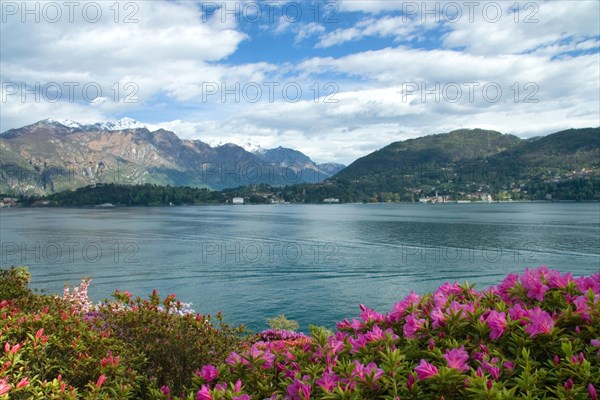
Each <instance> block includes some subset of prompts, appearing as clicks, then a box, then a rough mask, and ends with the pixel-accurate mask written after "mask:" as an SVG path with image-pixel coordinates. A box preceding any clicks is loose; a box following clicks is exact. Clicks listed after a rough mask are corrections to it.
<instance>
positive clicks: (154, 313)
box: [85, 290, 245, 393]
mask: <svg viewBox="0 0 600 400" xmlns="http://www.w3.org/2000/svg"><path fill="white" fill-rule="evenodd" d="M115 300H116V301H114V302H108V303H105V304H101V305H100V306H98V307H97V308H96V310H94V311H93V312H91V313H87V314H86V315H85V318H86V319H88V320H89V321H90V323H91V325H92V326H94V327H95V328H96V329H99V330H107V331H109V332H111V334H112V335H113V336H114V337H116V338H118V339H119V340H121V341H123V342H124V343H126V344H127V345H128V347H130V348H131V349H132V350H133V351H134V352H135V353H137V354H141V355H143V358H144V362H143V363H141V364H140V365H139V366H138V368H139V370H140V371H144V372H145V374H146V376H148V377H149V379H150V380H151V382H153V384H154V386H158V387H163V386H165V387H169V388H170V389H169V390H170V392H173V393H180V392H181V391H182V390H183V389H184V388H185V387H187V386H189V385H190V384H191V380H192V377H193V372H194V371H196V370H198V369H200V367H201V366H202V365H203V364H207V363H210V362H213V361H214V360H223V359H225V357H226V356H227V354H229V352H231V351H233V350H239V349H241V340H240V336H241V335H242V334H243V332H244V331H245V330H244V328H243V327H238V328H231V327H229V326H228V325H227V324H225V323H224V322H223V318H222V316H221V314H220V313H219V314H217V316H216V322H217V324H214V323H213V321H212V319H211V316H210V315H200V314H194V313H193V312H192V311H191V310H190V309H189V304H186V303H182V302H180V301H179V300H177V298H176V297H175V295H174V294H171V295H168V296H166V297H165V298H164V299H161V298H160V296H159V295H158V293H157V291H156V290H155V291H154V292H153V293H152V294H151V295H150V297H149V298H148V299H142V298H140V297H138V298H136V299H133V298H132V295H131V293H129V292H119V291H117V292H116V293H115Z"/></svg>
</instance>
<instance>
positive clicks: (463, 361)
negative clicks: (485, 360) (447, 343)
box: [444, 346, 469, 372]
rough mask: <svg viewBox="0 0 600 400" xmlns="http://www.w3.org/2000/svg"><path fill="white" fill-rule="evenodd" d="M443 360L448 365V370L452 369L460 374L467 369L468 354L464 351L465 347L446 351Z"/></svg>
mask: <svg viewBox="0 0 600 400" xmlns="http://www.w3.org/2000/svg"><path fill="white" fill-rule="evenodd" d="M444 358H445V359H446V362H447V363H448V368H454V369H455V370H457V371H460V372H465V371H468V369H469V366H468V365H467V361H468V360H469V353H467V352H466V351H465V346H460V348H459V349H452V350H446V354H444Z"/></svg>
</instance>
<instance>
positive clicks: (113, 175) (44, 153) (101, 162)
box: [0, 118, 339, 194]
mask: <svg viewBox="0 0 600 400" xmlns="http://www.w3.org/2000/svg"><path fill="white" fill-rule="evenodd" d="M265 154H268V155H264V154H261V153H257V154H253V153H251V152H248V151H247V150H245V149H244V148H242V147H240V146H237V145H235V144H231V143H227V144H223V145H220V146H214V147H213V146H210V145H209V144H207V143H204V142H202V141H200V140H181V139H180V138H179V137H177V135H175V134H174V133H173V132H170V131H167V130H164V129H158V130H155V131H150V130H149V129H148V128H147V127H146V126H145V125H144V124H142V123H140V122H137V121H135V120H132V119H128V118H125V119H122V120H119V121H115V122H99V123H94V124H81V123H78V122H75V121H70V120H52V119H46V120H43V121H39V122H36V123H34V124H32V125H28V126H24V127H22V128H18V129H11V130H8V131H6V132H4V133H2V134H0V192H3V193H14V194H17V193H28V194H44V193H52V192H57V191H62V190H66V189H74V188H78V187H82V186H88V185H93V184H97V183H120V184H143V183H154V184H160V185H171V186H193V187H200V188H202V187H206V188H210V189H224V188H232V187H238V186H242V185H248V184H262V183H266V184H269V185H272V186H282V185H289V184H294V183H303V182H305V183H313V182H321V181H323V180H324V179H326V178H328V177H331V176H332V173H331V169H330V167H329V166H328V165H326V167H322V168H321V167H319V165H318V164H316V163H314V162H313V161H312V160H310V158H308V157H307V156H305V155H304V154H302V153H300V152H298V151H296V150H293V149H285V151H283V152H281V151H280V150H279V149H273V150H265ZM275 154H279V155H278V156H275V158H272V156H274V155H275ZM286 154H287V155H288V156H289V157H290V158H288V159H286ZM275 159H276V161H272V160H275ZM301 159H302V160H304V161H303V163H302V164H299V163H297V161H298V160H301ZM338 170H339V169H338ZM335 172H337V170H336V171H335Z"/></svg>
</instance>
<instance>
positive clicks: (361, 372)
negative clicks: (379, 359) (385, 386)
mask: <svg viewBox="0 0 600 400" xmlns="http://www.w3.org/2000/svg"><path fill="white" fill-rule="evenodd" d="M354 364H355V365H356V368H354V372H353V375H355V376H358V377H359V378H360V379H361V380H363V381H364V380H367V379H369V380H370V381H372V382H374V381H376V380H378V379H379V378H381V376H382V375H383V370H382V369H381V368H378V367H377V364H375V363H374V362H371V363H369V364H368V365H367V366H366V367H365V366H364V365H363V364H361V363H360V362H358V361H354Z"/></svg>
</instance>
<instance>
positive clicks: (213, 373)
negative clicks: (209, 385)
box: [200, 364, 219, 382]
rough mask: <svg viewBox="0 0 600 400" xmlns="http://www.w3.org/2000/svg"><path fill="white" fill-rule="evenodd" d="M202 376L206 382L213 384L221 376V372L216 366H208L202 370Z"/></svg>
mask: <svg viewBox="0 0 600 400" xmlns="http://www.w3.org/2000/svg"><path fill="white" fill-rule="evenodd" d="M200 376H202V378H204V380H205V381H206V382H211V381H213V380H214V379H215V378H217V377H218V376H219V370H218V369H217V368H216V367H215V366H214V365H210V364H208V365H205V366H203V367H202V369H200Z"/></svg>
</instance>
